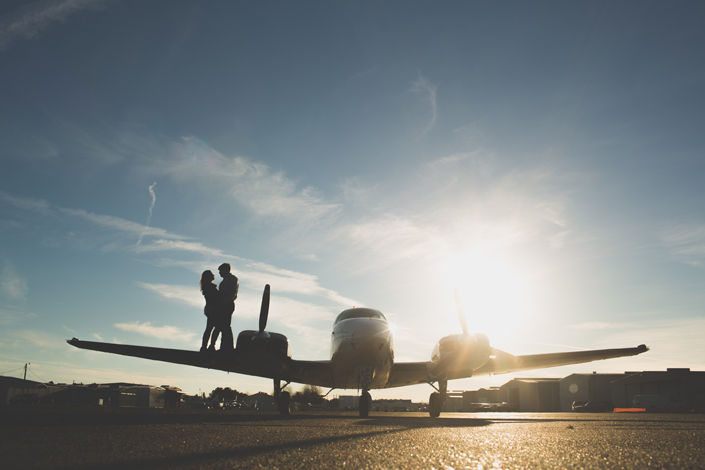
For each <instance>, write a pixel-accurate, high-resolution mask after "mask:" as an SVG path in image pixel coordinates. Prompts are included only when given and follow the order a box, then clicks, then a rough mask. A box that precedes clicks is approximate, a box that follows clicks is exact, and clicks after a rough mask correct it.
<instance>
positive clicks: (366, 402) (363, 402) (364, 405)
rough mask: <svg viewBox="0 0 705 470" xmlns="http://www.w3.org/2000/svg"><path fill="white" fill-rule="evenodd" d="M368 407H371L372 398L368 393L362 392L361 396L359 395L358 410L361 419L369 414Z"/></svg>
mask: <svg viewBox="0 0 705 470" xmlns="http://www.w3.org/2000/svg"><path fill="white" fill-rule="evenodd" d="M370 405H372V397H371V396H370V392H362V395H360V402H359V410H360V416H361V417H363V418H367V416H368V415H369V414H370Z"/></svg>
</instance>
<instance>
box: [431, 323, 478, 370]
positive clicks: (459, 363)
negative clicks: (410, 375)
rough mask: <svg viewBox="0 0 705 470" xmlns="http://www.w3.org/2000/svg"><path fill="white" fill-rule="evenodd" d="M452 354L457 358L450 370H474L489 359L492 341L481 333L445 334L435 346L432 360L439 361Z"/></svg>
mask: <svg viewBox="0 0 705 470" xmlns="http://www.w3.org/2000/svg"><path fill="white" fill-rule="evenodd" d="M451 354H453V355H454V356H456V359H454V360H453V361H452V362H451V363H450V364H449V365H448V371H453V370H458V371H460V370H464V371H465V370H468V369H470V370H474V369H477V368H478V367H480V366H482V365H483V364H484V363H486V362H487V361H488V360H489V358H490V341H489V339H488V338H487V336H485V335H483V334H481V333H475V334H468V335H465V334H457V335H448V336H444V337H443V338H441V339H440V340H439V341H438V342H437V343H436V346H435V347H434V348H433V353H432V354H431V361H433V362H436V363H437V362H438V361H440V360H442V359H444V358H446V357H447V356H449V355H451ZM450 375H452V373H451V374H450Z"/></svg>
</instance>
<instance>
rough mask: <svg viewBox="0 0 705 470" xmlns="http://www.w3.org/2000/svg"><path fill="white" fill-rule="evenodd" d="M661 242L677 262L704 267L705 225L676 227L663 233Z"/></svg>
mask: <svg viewBox="0 0 705 470" xmlns="http://www.w3.org/2000/svg"><path fill="white" fill-rule="evenodd" d="M661 240H662V242H663V244H664V245H665V246H666V248H667V249H668V251H669V252H670V253H671V255H672V256H673V257H674V258H675V259H677V260H678V261H680V262H683V263H686V264H689V265H691V266H698V267H701V266H705V224H681V225H676V226H675V227H672V228H671V229H669V230H668V231H666V232H665V233H663V235H662V237H661Z"/></svg>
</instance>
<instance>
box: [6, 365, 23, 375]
mask: <svg viewBox="0 0 705 470" xmlns="http://www.w3.org/2000/svg"><path fill="white" fill-rule="evenodd" d="M21 369H24V366H22V367H18V368H17V369H13V370H8V371H7V372H0V375H5V374H9V373H10V372H14V371H16V370H21Z"/></svg>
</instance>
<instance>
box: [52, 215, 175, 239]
mask: <svg viewBox="0 0 705 470" xmlns="http://www.w3.org/2000/svg"><path fill="white" fill-rule="evenodd" d="M58 210H59V211H60V212H63V213H64V214H67V215H71V216H74V217H79V218H81V219H84V220H87V221H89V222H91V223H93V224H95V225H97V226H99V227H103V228H107V229H111V230H116V231H119V232H123V233H125V234H129V235H131V236H133V237H136V238H137V237H140V236H151V237H158V238H166V239H172V240H183V239H186V238H188V237H183V236H181V235H176V234H173V233H169V232H168V231H166V230H163V229H159V228H154V227H148V226H146V225H142V224H138V223H136V222H131V221H129V220H125V219H122V218H120V217H114V216H111V215H100V214H94V213H91V212H87V211H85V210H83V209H66V208H58Z"/></svg>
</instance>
